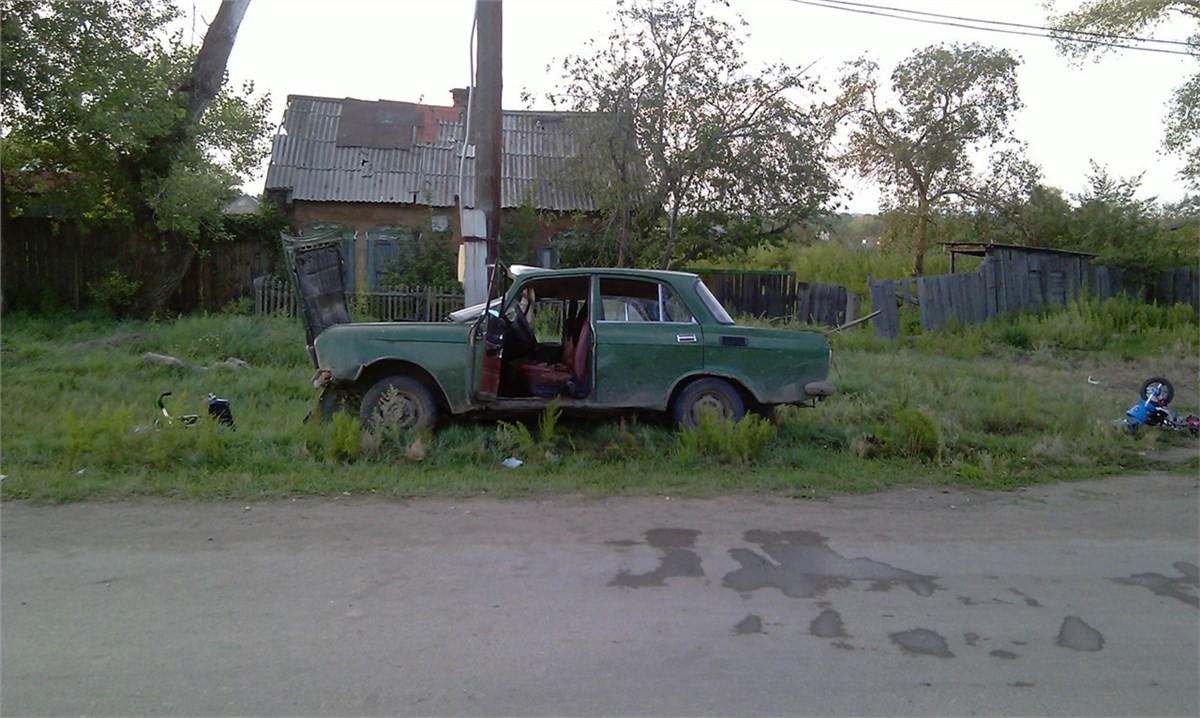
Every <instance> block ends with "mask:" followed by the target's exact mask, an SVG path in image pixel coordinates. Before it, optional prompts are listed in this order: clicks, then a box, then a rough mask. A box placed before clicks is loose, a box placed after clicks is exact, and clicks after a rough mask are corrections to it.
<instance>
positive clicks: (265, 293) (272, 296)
mask: <svg viewBox="0 0 1200 718" xmlns="http://www.w3.org/2000/svg"><path fill="white" fill-rule="evenodd" d="M346 300H347V302H348V303H349V304H350V306H351V307H352V308H353V309H352V313H354V314H356V315H358V316H364V315H365V316H366V317H367V318H369V319H372V320H377V321H381V322H438V321H441V320H443V319H445V318H446V315H448V314H449V313H450V312H453V311H455V310H458V309H462V308H463V295H461V294H454V293H451V292H443V291H441V290H439V289H434V288H432V287H421V288H411V287H410V288H401V289H397V290H394V291H387V292H365V293H363V294H353V293H347V295H346ZM254 313H255V314H275V313H283V314H287V315H288V316H293V317H294V316H296V295H295V292H293V291H292V286H291V285H290V284H289V283H288V282H286V281H285V280H282V279H278V278H276V277H258V278H256V279H255V280H254Z"/></svg>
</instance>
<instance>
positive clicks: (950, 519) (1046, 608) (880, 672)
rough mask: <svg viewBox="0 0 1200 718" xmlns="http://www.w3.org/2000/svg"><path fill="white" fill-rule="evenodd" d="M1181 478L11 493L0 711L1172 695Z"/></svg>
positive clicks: (725, 706)
mask: <svg viewBox="0 0 1200 718" xmlns="http://www.w3.org/2000/svg"><path fill="white" fill-rule="evenodd" d="M1198 484H1200V480H1198V479H1197V478H1194V477H1187V476H1179V475H1174V476H1169V475H1153V476H1141V477H1125V478H1116V479H1107V480H1102V481H1095V482H1083V483H1074V484H1065V485H1058V486H1047V487H1037V488H1033V489H1028V490H1024V491H1019V492H1014V493H1002V494H989V493H978V492H960V491H953V492H942V491H939V490H936V489H920V490H900V491H892V492H888V493H884V494H877V495H872V496H859V497H842V498H837V499H833V500H829V501H811V500H807V501H806V500H789V499H784V498H721V499H714V500H687V501H680V500H673V499H670V498H666V497H658V498H633V499H627V498H622V499H615V500H609V501H592V500H585V499H576V498H555V499H549V500H545V501H498V500H493V499H488V498H479V499H471V500H466V501H461V502H454V501H448V500H419V501H403V502H395V501H385V500H373V499H363V498H353V499H351V498H342V499H320V500H318V499H305V500H294V501H276V502H269V503H254V504H249V505H245V504H241V503H237V504H234V503H215V504H189V503H172V502H160V501H153V502H142V501H138V502H127V503H98V504H77V505H67V506H60V507H53V506H51V507H36V506H28V505H25V504H22V503H19V502H18V503H13V502H9V503H6V504H4V505H3V507H0V522H2V523H0V527H2V533H0V541H2V543H0V550H2V556H0V558H2V562H3V563H2V573H0V599H2V635H0V647H2V651H3V653H2V664H0V676H2V683H0V700H2V705H0V710H2V711H3V714H4V715H6V716H19V715H34V714H39V715H47V714H49V715H197V714H204V715H235V714H237V715H285V714H286V715H455V716H457V715H500V714H503V715H688V716H695V715H749V714H787V715H829V714H838V715H905V714H907V715H935V714H943V715H1000V714H1003V715H1102V714H1103V715H1181V716H1182V715H1187V716H1195V715H1198V714H1200V679H1198V677H1197V676H1198V675H1200V666H1198V660H1200V659H1198V656H1200V645H1198V643H1200V610H1198V607H1197V564H1198V563H1200V558H1198V552H1200V549H1198V545H1197V543H1198V535H1200V534H1198V530H1200V529H1198V523H1197V522H1198V519H1197V513H1198V512H1197V506H1198V498H1197V497H1198Z"/></svg>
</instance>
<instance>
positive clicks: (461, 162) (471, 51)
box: [458, 5, 479, 225]
mask: <svg viewBox="0 0 1200 718" xmlns="http://www.w3.org/2000/svg"><path fill="white" fill-rule="evenodd" d="M478 26H479V6H478V5H476V6H475V14H474V15H473V16H472V18H471V39H470V41H469V42H468V43H467V54H468V55H469V56H470V60H469V63H470V67H471V75H470V78H469V79H468V80H467V82H468V84H467V113H466V115H467V116H466V118H465V119H464V120H463V136H462V153H461V154H460V155H459V157H458V220H459V223H460V225H461V223H462V213H463V209H465V206H464V204H463V181H464V179H463V178H464V176H465V175H466V171H467V145H468V142H469V141H470V139H471V108H472V107H474V106H475V29H476V28H477V27H478Z"/></svg>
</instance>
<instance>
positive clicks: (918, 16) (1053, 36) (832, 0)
mask: <svg viewBox="0 0 1200 718" xmlns="http://www.w3.org/2000/svg"><path fill="white" fill-rule="evenodd" d="M790 1H791V2H793V3H796V4H797V5H810V6H812V7H820V8H825V9H827V10H841V11H843V12H852V13H857V14H860V15H875V16H878V17H886V18H891V19H894V20H906V21H908V22H917V23H922V24H926V25H941V26H944V27H958V28H964V29H968V30H980V31H982V32H995V33H1001V34H1005V35H1023V36H1026V37H1039V38H1042V39H1046V40H1055V41H1062V42H1076V43H1081V44H1085V45H1094V46H1098V47H1111V48H1115V49H1120V50H1134V51H1138V52H1154V53H1160V54H1164V55H1183V56H1192V55H1193V54H1195V53H1196V52H1197V51H1200V48H1197V47H1196V45H1195V44H1193V43H1190V42H1183V41H1179V40H1155V39H1153V38H1142V37H1134V36H1125V35H1108V34H1104V33H1095V32H1088V31H1083V30H1059V29H1055V28H1050V27H1044V26H1040V25H1026V24H1023V23H1013V22H1005V21H1002V20H984V19H979V18H968V17H960V16H956V15H943V14H941V13H933V12H925V11H919V10H909V9H906V8H897V7H891V6H886V5H874V4H870V3H861V2H849V1H848V0H790ZM894 13H907V14H906V15H898V14H894ZM930 18H937V19H930ZM966 23H978V24H966ZM1009 28H1025V29H1009ZM1033 30H1041V31H1042V32H1033ZM1076 35H1078V36H1076ZM1092 38H1097V39H1092ZM1099 38H1103V39H1099ZM1115 40H1120V41H1124V42H1155V43H1160V44H1165V45H1173V46H1182V47H1187V48H1191V50H1190V51H1189V50H1172V49H1168V48H1162V47H1141V46H1138V45H1128V44H1123V43H1122V42H1113V41H1115Z"/></svg>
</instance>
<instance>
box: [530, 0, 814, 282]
mask: <svg viewBox="0 0 1200 718" xmlns="http://www.w3.org/2000/svg"><path fill="white" fill-rule="evenodd" d="M701 2H702V0H664V1H662V2H649V1H645V0H630V1H629V2H623V1H622V2H619V3H618V5H617V10H616V13H615V20H616V25H615V29H614V30H613V31H612V33H611V34H610V35H609V36H608V38H607V39H606V40H605V41H603V42H600V43H597V42H595V41H592V42H590V43H588V48H589V50H590V52H588V53H587V54H581V55H578V56H572V57H568V58H566V59H565V60H564V61H563V63H562V70H563V73H564V83H565V86H564V87H563V88H562V89H561V90H560V91H559V92H556V93H554V94H552V95H551V100H552V101H554V102H555V103H556V104H560V103H562V104H566V105H567V106H569V107H570V108H571V109H573V110H576V111H579V112H583V113H588V114H587V115H586V120H585V121H584V122H583V123H582V124H583V127H584V132H585V136H586V141H585V142H584V143H583V144H584V147H586V148H587V149H588V151H587V152H585V153H584V154H583V155H582V156H581V157H580V158H579V160H578V162H577V163H576V165H575V166H574V168H573V170H572V172H571V179H572V180H573V181H574V182H576V183H577V184H578V186H579V188H580V189H581V190H582V191H584V192H587V193H588V194H589V195H590V196H591V197H593V199H594V200H595V201H596V203H597V205H598V207H599V210H600V213H601V215H602V217H603V222H602V232H601V235H600V236H599V237H597V241H596V242H595V243H594V244H592V245H591V247H592V248H593V249H595V250H596V256H595V257H593V260H594V261H595V262H596V263H604V264H610V263H611V264H615V265H617V266H625V265H627V264H643V265H657V266H659V267H664V268H665V267H670V266H676V265H679V264H681V263H683V262H687V261H691V260H695V259H699V258H704V257H716V256H724V255H727V254H729V253H731V252H734V251H737V250H738V249H740V248H743V247H747V246H753V245H755V244H759V243H761V242H764V241H765V242H771V241H782V238H783V237H784V236H785V234H786V232H787V230H788V229H789V228H790V227H793V226H796V225H798V224H800V223H802V222H804V221H805V220H808V219H810V218H812V217H813V216H814V215H815V214H816V213H817V212H818V211H819V210H820V208H821V207H822V205H824V204H825V203H826V202H827V201H828V200H829V198H830V196H831V195H832V193H833V190H834V182H833V180H832V179H831V178H830V176H829V173H828V171H827V169H826V161H825V160H826V158H825V157H824V155H823V150H822V147H823V146H824V145H823V142H822V141H821V137H820V136H819V132H818V131H819V129H820V128H819V126H818V124H817V123H815V122H813V121H812V120H811V119H810V116H809V114H807V113H806V111H805V108H804V107H802V106H801V105H800V104H799V101H798V99H797V98H798V97H801V96H804V95H805V94H806V93H808V92H809V91H811V90H812V89H813V87H812V83H811V81H810V80H809V79H808V78H806V77H805V76H804V73H803V72H802V71H800V70H796V69H793V68H790V67H788V66H786V65H782V64H780V65H772V66H768V67H765V68H762V69H761V70H754V71H752V70H750V69H749V68H748V66H747V62H746V60H745V59H744V57H743V55H742V45H743V39H742V37H741V35H740V34H739V27H744V22H741V21H740V18H739V20H738V22H739V23H740V25H735V24H731V23H728V22H725V21H723V20H720V19H718V18H717V17H715V16H714V15H712V14H709V13H708V12H706V11H705V10H704V9H703V8H702V7H701ZM705 4H708V3H705Z"/></svg>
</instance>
